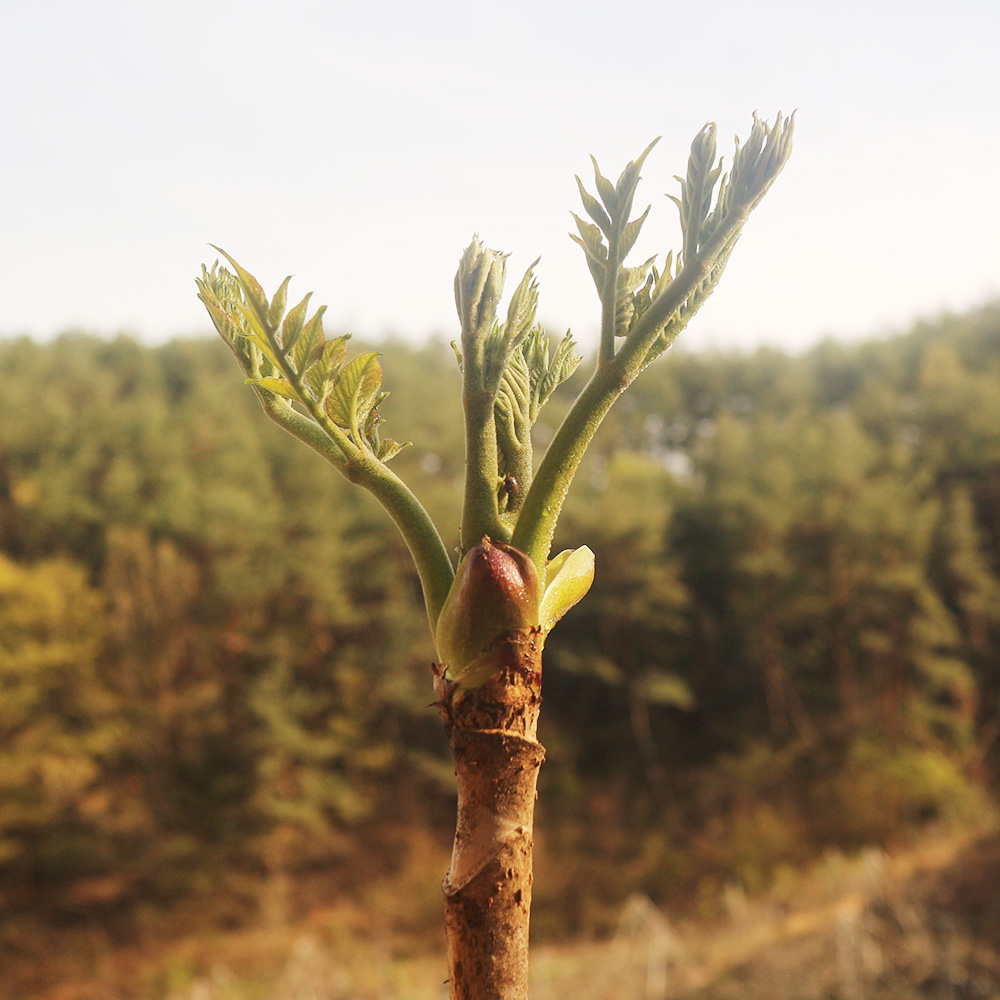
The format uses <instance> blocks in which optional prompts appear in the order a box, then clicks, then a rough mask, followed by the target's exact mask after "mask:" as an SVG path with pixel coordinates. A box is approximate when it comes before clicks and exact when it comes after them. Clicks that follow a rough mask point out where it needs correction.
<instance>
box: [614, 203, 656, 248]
mask: <svg viewBox="0 0 1000 1000" xmlns="http://www.w3.org/2000/svg"><path fill="white" fill-rule="evenodd" d="M650 208H652V205H647V206H646V211H645V212H643V213H642V215H640V216H639V218H638V219H633V220H632V221H631V222H630V223H629V224H628V225H627V226H626V227H625V228H624V229H623V230H622V235H621V240H620V241H619V244H618V252H619V253H620V254H621V259H622V260H624V259H625V257H626V256H627V255H628V253H629V251H630V250H631V249H632V247H634V246H635V241H636V240H637V239H638V238H639V230H640V229H642V224H643V223H644V222H645V221H646V216H647V215H649V210H650Z"/></svg>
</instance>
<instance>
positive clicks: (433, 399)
mask: <svg viewBox="0 0 1000 1000" xmlns="http://www.w3.org/2000/svg"><path fill="white" fill-rule="evenodd" d="M382 349H383V350H384V351H385V354H386V357H385V358H384V359H383V362H384V365H383V366H384V368H385V371H386V388H389V389H391V390H392V395H391V398H390V399H389V400H388V401H387V402H386V403H385V404H384V407H383V409H384V410H385V412H386V414H387V415H388V416H389V418H390V419H391V422H392V427H393V429H394V431H395V432H396V434H397V436H401V437H405V438H408V439H410V440H412V441H413V442H415V444H414V445H413V446H412V447H409V448H406V449H405V450H404V451H403V452H402V453H400V455H399V456H398V457H397V458H396V459H395V460H394V467H395V468H396V469H397V471H399V472H400V473H401V474H402V475H403V477H404V478H405V479H407V480H408V481H410V482H411V483H412V484H413V485H414V487H415V489H416V492H417V493H418V495H420V496H421V497H422V498H424V499H425V501H426V503H427V505H428V507H429V508H431V513H432V514H433V515H434V517H435V520H436V521H437V522H438V524H440V525H442V526H443V527H444V528H445V530H446V531H447V526H451V527H452V530H453V534H454V536H455V541H456V543H457V532H458V518H459V508H460V503H461V493H460V485H461V472H462V469H461V464H462V423H461V416H460V409H459V399H458V394H459V376H458V373H457V370H456V366H455V359H454V356H453V354H452V352H451V350H450V348H448V347H447V346H446V345H443V344H439V343H432V344H429V345H427V346H424V347H420V348H414V347H408V346H405V345H402V344H398V343H393V344H387V345H382ZM0 373H2V378H3V391H2V393H0V985H2V983H3V982H4V981H5V979H6V981H7V982H8V986H9V989H8V991H7V994H5V995H10V996H12V997H16V996H18V995H24V996H28V995H43V994H42V993H41V992H40V991H41V990H42V989H43V988H44V985H45V983H46V982H48V981H50V980H51V979H52V977H53V976H56V975H58V968H57V966H54V965H52V964H51V963H49V962H45V963H40V961H39V958H40V956H42V955H47V954H49V953H50V946H51V942H52V940H53V936H54V935H55V936H57V937H58V939H59V940H63V941H66V942H68V944H67V945H66V948H65V949H64V952H65V955H66V961H67V962H72V960H73V954H74V948H75V947H77V945H79V947H80V948H82V949H83V952H85V953H86V955H87V956H90V955H91V953H92V950H93V947H96V946H95V945H94V944H93V942H94V941H97V942H98V943H99V945H100V947H104V946H107V947H108V948H114V947H128V946H130V945H132V944H134V943H135V942H136V941H137V940H140V939H143V938H144V936H148V935H150V934H158V935H163V936H171V935H174V936H176V935H180V934H183V933H190V932H191V931H192V930H195V929H199V928H200V929H203V930H205V931H208V930H224V929H230V930H232V929H236V928H242V929H246V928H253V927H272V928H280V927H283V926H287V925H288V924H289V923H290V922H294V921H296V920H299V919H301V918H303V917H304V916H305V915H307V914H308V913H309V912H311V911H312V910H313V909H314V908H316V907H320V906H324V905H328V904H329V900H330V899H331V898H337V899H342V900H355V901H356V902H357V904H358V905H360V906H365V905H373V904H371V895H370V894H371V892H372V887H373V886H374V885H376V884H382V881H383V880H385V879H386V878H390V879H391V878H393V877H396V878H398V882H397V883H396V884H397V885H398V886H403V887H405V892H406V893H407V894H408V896H407V899H408V903H407V906H406V907H405V908H404V907H397V913H396V917H395V918H394V919H397V920H401V921H403V922H404V923H405V922H406V920H407V919H409V920H410V921H411V922H412V925H413V930H414V931H419V929H420V928H421V927H422V926H423V925H424V924H425V923H426V922H427V921H426V920H425V919H424V916H425V915H426V914H427V913H435V912H436V911H435V907H436V906H437V902H436V898H435V896H436V885H437V883H438V881H439V879H440V876H441V874H442V871H443V868H441V867H439V864H443V861H442V859H443V858H444V856H445V850H446V845H447V843H448V840H449V836H450V834H449V826H450V824H452V823H453V818H454V817H453V810H454V791H453V775H452V770H451V764H450V760H449V758H448V754H447V746H446V743H445V740H444V737H443V735H442V734H441V732H440V731H439V730H440V725H439V723H438V719H437V716H436V713H435V711H434V709H433V708H431V707H429V705H428V702H429V700H430V676H431V673H430V664H431V662H432V659H433V656H434V653H433V649H432V647H431V646H430V644H429V641H428V639H427V638H426V635H425V633H426V631H427V629H426V622H425V620H424V612H423V608H422V605H421V601H420V598H419V593H418V582H417V580H416V576H415V573H414V572H413V570H412V569H411V567H410V564H409V560H408V556H407V553H406V550H405V547H404V545H403V543H402V541H401V539H400V538H399V537H397V536H396V534H395V532H394V529H393V528H392V526H391V524H390V523H389V522H388V520H387V519H385V517H384V516H383V515H382V513H381V511H380V510H379V509H378V508H377V507H376V506H375V505H374V504H373V503H371V502H369V500H368V498H366V497H365V496H363V495H360V494H359V492H358V491H355V490H353V489H352V488H351V487H350V485H349V484H347V483H346V482H345V481H342V480H340V479H339V478H338V477H337V476H336V475H335V474H334V473H333V472H332V471H331V470H329V469H328V468H326V467H325V466H324V465H323V464H322V463H321V462H319V460H318V459H316V457H315V456H313V455H311V454H310V453H308V451H307V450H306V449H304V448H301V447H299V446H298V445H296V444H295V443H294V442H292V441H291V439H290V438H286V437H285V436H283V434H282V433H281V432H280V431H279V430H277V429H276V428H274V427H273V426H272V425H270V424H269V423H268V422H267V421H266V420H264V419H263V418H262V416H261V414H260V413H259V412H258V411H257V404H256V402H255V400H254V398H253V395H252V394H251V392H250V391H249V390H248V389H247V387H246V386H245V385H243V384H242V383H241V381H240V380H239V378H238V377H236V376H235V374H234V372H233V371H232V370H231V364H230V359H229V358H228V357H227V355H226V349H225V347H224V345H222V344H220V343H217V342H216V341H214V340H205V341H200V340H198V341H195V340H192V341H178V342H174V343H170V344H168V345H166V346H163V347H159V348H148V347H143V346H140V345H138V344H137V343H135V342H133V341H131V340H128V339H124V338H119V339H117V340H113V341H104V340H99V339H96V338H92V337H86V336H81V335H66V336H63V337H60V338H59V339H58V340H56V341H54V342H52V343H49V344H37V343H33V342H31V341H28V340H18V341H9V342H6V343H0ZM575 381H576V380H573V381H571V382H570V383H569V388H568V391H569V392H570V393H571V392H573V391H574V387H575ZM564 406H565V402H564V401H561V400H559V399H556V400H555V401H554V402H553V404H552V405H551V410H552V412H551V413H547V414H545V416H544V417H543V419H547V420H548V421H549V422H550V423H549V424H548V425H543V426H539V427H538V428H537V430H538V436H539V438H540V439H541V441H542V442H543V443H544V441H545V439H546V437H547V436H550V435H551V433H552V431H553V429H554V424H553V423H552V421H555V420H557V419H558V417H559V413H560V410H561V408H564ZM595 445H596V446H595V448H594V449H593V450H592V454H591V455H590V457H589V459H588V461H587V465H586V467H585V469H584V471H583V472H582V474H581V476H580V477H579V478H578V481H577V486H576V488H575V490H574V492H573V493H572V494H571V497H570V501H569V503H568V505H567V508H566V514H565V516H564V518H563V520H562V522H561V527H560V537H559V538H557V544H556V550H558V549H560V548H563V547H565V546H568V545H580V544H583V543H586V544H588V545H589V546H590V547H591V548H592V549H593V550H594V552H595V553H596V557H597V579H596V582H595V584H594V588H593V590H592V592H591V593H590V595H589V596H588V597H587V599H586V600H585V601H584V602H583V603H582V604H581V605H579V606H578V607H577V608H576V609H575V610H574V611H573V612H571V613H570V614H569V615H568V616H567V618H566V619H565V623H564V624H563V625H562V626H560V629H559V631H558V632H557V633H556V634H555V635H554V637H553V639H552V641H551V643H550V645H549V647H547V653H548V661H547V676H546V678H545V709H544V712H543V721H542V729H541V731H540V737H541V739H542V742H543V743H544V744H545V745H546V747H547V750H548V756H547V762H546V764H545V766H544V768H543V770H542V777H541V783H542V790H541V793H540V798H539V817H538V826H537V829H538V838H539V857H538V874H537V888H536V910H535V915H534V927H535V930H536V932H537V936H538V937H539V938H540V939H541V940H546V939H548V940H556V939H559V938H561V937H566V936H571V935H576V934H582V933H595V932H602V931H610V930H611V929H613V927H614V926H615V923H616V921H617V919H618V916H619V914H620V913H621V911H622V906H623V904H624V903H625V901H626V899H628V897H629V896H630V894H632V893H634V892H640V893H642V894H644V895H645V896H648V897H649V898H651V899H652V900H653V901H655V902H656V903H659V904H664V905H668V906H670V907H671V908H673V909H675V910H678V909H679V910H680V911H682V912H686V913H690V914H700V915H701V916H711V915H712V914H713V913H716V912H718V911H719V910H720V908H721V907H722V900H723V898H724V889H725V887H727V886H729V887H732V886H738V887H740V891H746V892H750V893H751V894H752V893H754V892H757V891H760V890H764V889H766V888H768V887H769V886H773V885H774V884H775V880H776V879H780V878H782V877H783V873H787V872H788V871H790V870H793V869H797V868H800V867H804V866H806V865H808V864H809V863H811V862H813V861H814V860H815V859H817V858H819V857H821V856H822V855H823V854H824V852H825V851H828V850H830V849H832V848H837V849H840V850H843V851H846V852H851V851H855V850H857V849H860V848H861V847H863V846H865V845H878V846H880V847H892V846H898V845H900V844H903V843H906V842H907V841H908V840H910V839H911V838H913V837H914V835H915V834H917V833H918V832H919V831H920V830H921V829H922V828H924V827H925V826H926V825H927V824H928V823H929V822H931V821H939V822H944V823H958V824H962V823H967V822H972V821H976V820H978V819H981V818H982V817H984V816H986V815H987V814H988V813H989V811H990V808H991V807H990V800H991V797H992V789H993V784H994V779H995V776H996V771H997V763H998V753H997V736H998V734H1000V656H998V652H997V651H998V649H1000V306H990V307H987V308H984V309H982V310H980V311H978V312H976V313H973V314H970V315H968V316H964V317H948V318H944V319H941V320H939V321H936V322H933V323H925V324H921V325H919V326H917V327H916V328H915V329H914V330H912V331H911V332H910V333H908V334H906V335H905V336H899V337H896V338H893V339H890V340H885V341H879V342H870V343H866V344H863V345H859V346H841V345H837V344H834V343H827V344H823V345H821V346H819V347H817V348H815V349H813V350H812V351H810V352H808V353H807V354H804V355H802V356H796V357H792V356H787V355H784V354H781V353H778V352H775V351H765V350H762V351H760V352H758V353H756V354H753V355H749V356H737V355H729V354H720V355H699V354H691V353H682V352H676V353H675V352H671V353H670V355H669V356H668V357H667V358H666V359H665V360H664V361H662V362H659V363H658V364H656V365H654V366H653V367H652V368H651V369H650V370H649V371H648V372H647V373H646V374H645V375H644V376H643V377H642V378H641V379H640V380H639V381H638V382H637V383H636V385H635V386H634V388H633V389H632V390H631V391H630V393H629V394H628V395H627V396H625V397H623V399H622V401H621V403H620V406H619V407H618V412H617V413H614V414H613V415H612V417H611V418H609V421H608V424H607V426H606V427H605V428H603V429H602V431H601V433H600V434H599V436H598V438H597V441H596V443H595ZM446 541H450V539H446ZM386 891H389V890H386ZM400 891H403V890H400ZM366 894H368V895H366ZM366 901H367V902H366ZM405 911H408V912H409V917H408V918H407V917H406V916H405ZM401 914H403V915H401ZM435 919H436V918H434V919H432V920H431V921H430V922H431V924H432V925H434V924H435ZM73 942H76V943H77V944H76V945H75V944H73ZM80 942H90V943H88V944H86V945H84V944H80ZM87 960H88V961H89V960H90V958H89V957H88V958H87ZM18 991H22V992H21V993H20V994H19V992H18ZM31 991H36V992H35V993H34V994H32V992H31ZM0 992H2V990H0Z"/></svg>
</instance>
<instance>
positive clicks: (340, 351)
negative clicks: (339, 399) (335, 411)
mask: <svg viewBox="0 0 1000 1000" xmlns="http://www.w3.org/2000/svg"><path fill="white" fill-rule="evenodd" d="M350 339H351V335H350V334H349V333H345V334H341V336H339V337H335V338H334V339H333V340H328V341H326V342H325V343H324V344H323V348H322V350H321V351H320V352H319V357H318V358H316V360H315V361H314V362H312V364H310V365H309V367H308V368H306V371H305V375H304V376H303V377H304V378H305V381H306V384H307V385H308V386H309V388H310V390H311V391H312V394H313V398H314V399H315V400H316V401H317V402H319V403H322V402H323V400H324V398H325V397H326V393H327V389H328V388H329V386H330V384H331V382H332V381H333V380H334V379H335V378H336V377H337V375H339V374H340V369H341V368H343V367H344V361H345V360H346V359H347V342H348V341H349V340H350ZM314 356H315V352H314Z"/></svg>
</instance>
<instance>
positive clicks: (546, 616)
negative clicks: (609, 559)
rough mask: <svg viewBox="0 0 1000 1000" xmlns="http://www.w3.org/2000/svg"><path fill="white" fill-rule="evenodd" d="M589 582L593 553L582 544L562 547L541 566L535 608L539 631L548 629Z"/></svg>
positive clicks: (592, 565) (591, 581)
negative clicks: (539, 594)
mask: <svg viewBox="0 0 1000 1000" xmlns="http://www.w3.org/2000/svg"><path fill="white" fill-rule="evenodd" d="M593 582H594V553H593V552H592V551H591V550H590V549H589V548H588V547H587V546H586V545H583V546H581V547H580V548H578V549H566V550H565V551H564V552H560V553H559V555H557V556H556V557H555V558H554V559H550V560H549V564H548V566H546V568H545V590H544V592H543V593H542V602H541V605H540V607H539V612H538V618H539V625H540V626H541V628H542V632H543V633H544V632H549V631H550V630H551V629H552V626H553V625H555V623H556V622H557V621H559V619H560V618H562V616H563V615H564V614H566V612H567V611H569V609H570V608H571V607H573V605H574V604H576V603H577V602H578V601H580V600H582V598H583V597H584V596H586V593H587V591H588V590H590V585H591V584H592V583H593Z"/></svg>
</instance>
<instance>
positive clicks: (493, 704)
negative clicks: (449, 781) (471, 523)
mask: <svg viewBox="0 0 1000 1000" xmlns="http://www.w3.org/2000/svg"><path fill="white" fill-rule="evenodd" d="M492 652H493V653H494V654H496V657H497V662H498V664H499V667H498V670H497V672H496V673H495V674H494V675H493V676H492V677H491V678H490V679H489V680H488V681H487V682H486V683H485V684H484V685H483V686H482V687H480V688H476V689H473V690H464V689H462V688H460V687H459V686H458V685H456V684H454V683H452V682H451V681H449V680H448V679H447V678H446V677H445V675H444V668H443V667H438V668H436V669H435V682H434V693H435V699H436V704H437V706H438V708H439V710H440V712H441V718H442V721H443V722H444V726H445V730H446V732H447V733H448V738H449V741H450V743H451V752H452V756H453V758H454V761H455V773H456V775H457V777H458V821H457V825H456V829H455V845H454V849H453V851H452V857H451V867H450V868H449V870H448V874H447V875H446V876H445V879H444V883H443V885H442V890H443V892H444V898H445V928H446V933H447V936H448V967H449V983H450V992H451V997H452V1000H525V998H526V997H527V995H528V923H529V917H530V913H531V881H532V876H531V855H532V825H533V821H534V812H535V785H536V782H537V779H538V769H539V767H540V766H541V763H542V760H543V759H544V757H545V750H544V748H543V747H542V745H541V744H540V743H539V742H538V740H537V739H536V737H535V732H536V729H537V726H538V711H539V707H540V705H541V701H542V697H541V635H540V633H539V631H538V630H537V629H512V630H511V631H509V632H506V633H505V634H504V635H502V636H500V637H498V638H497V640H496V641H495V642H494V644H493V647H492Z"/></svg>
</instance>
